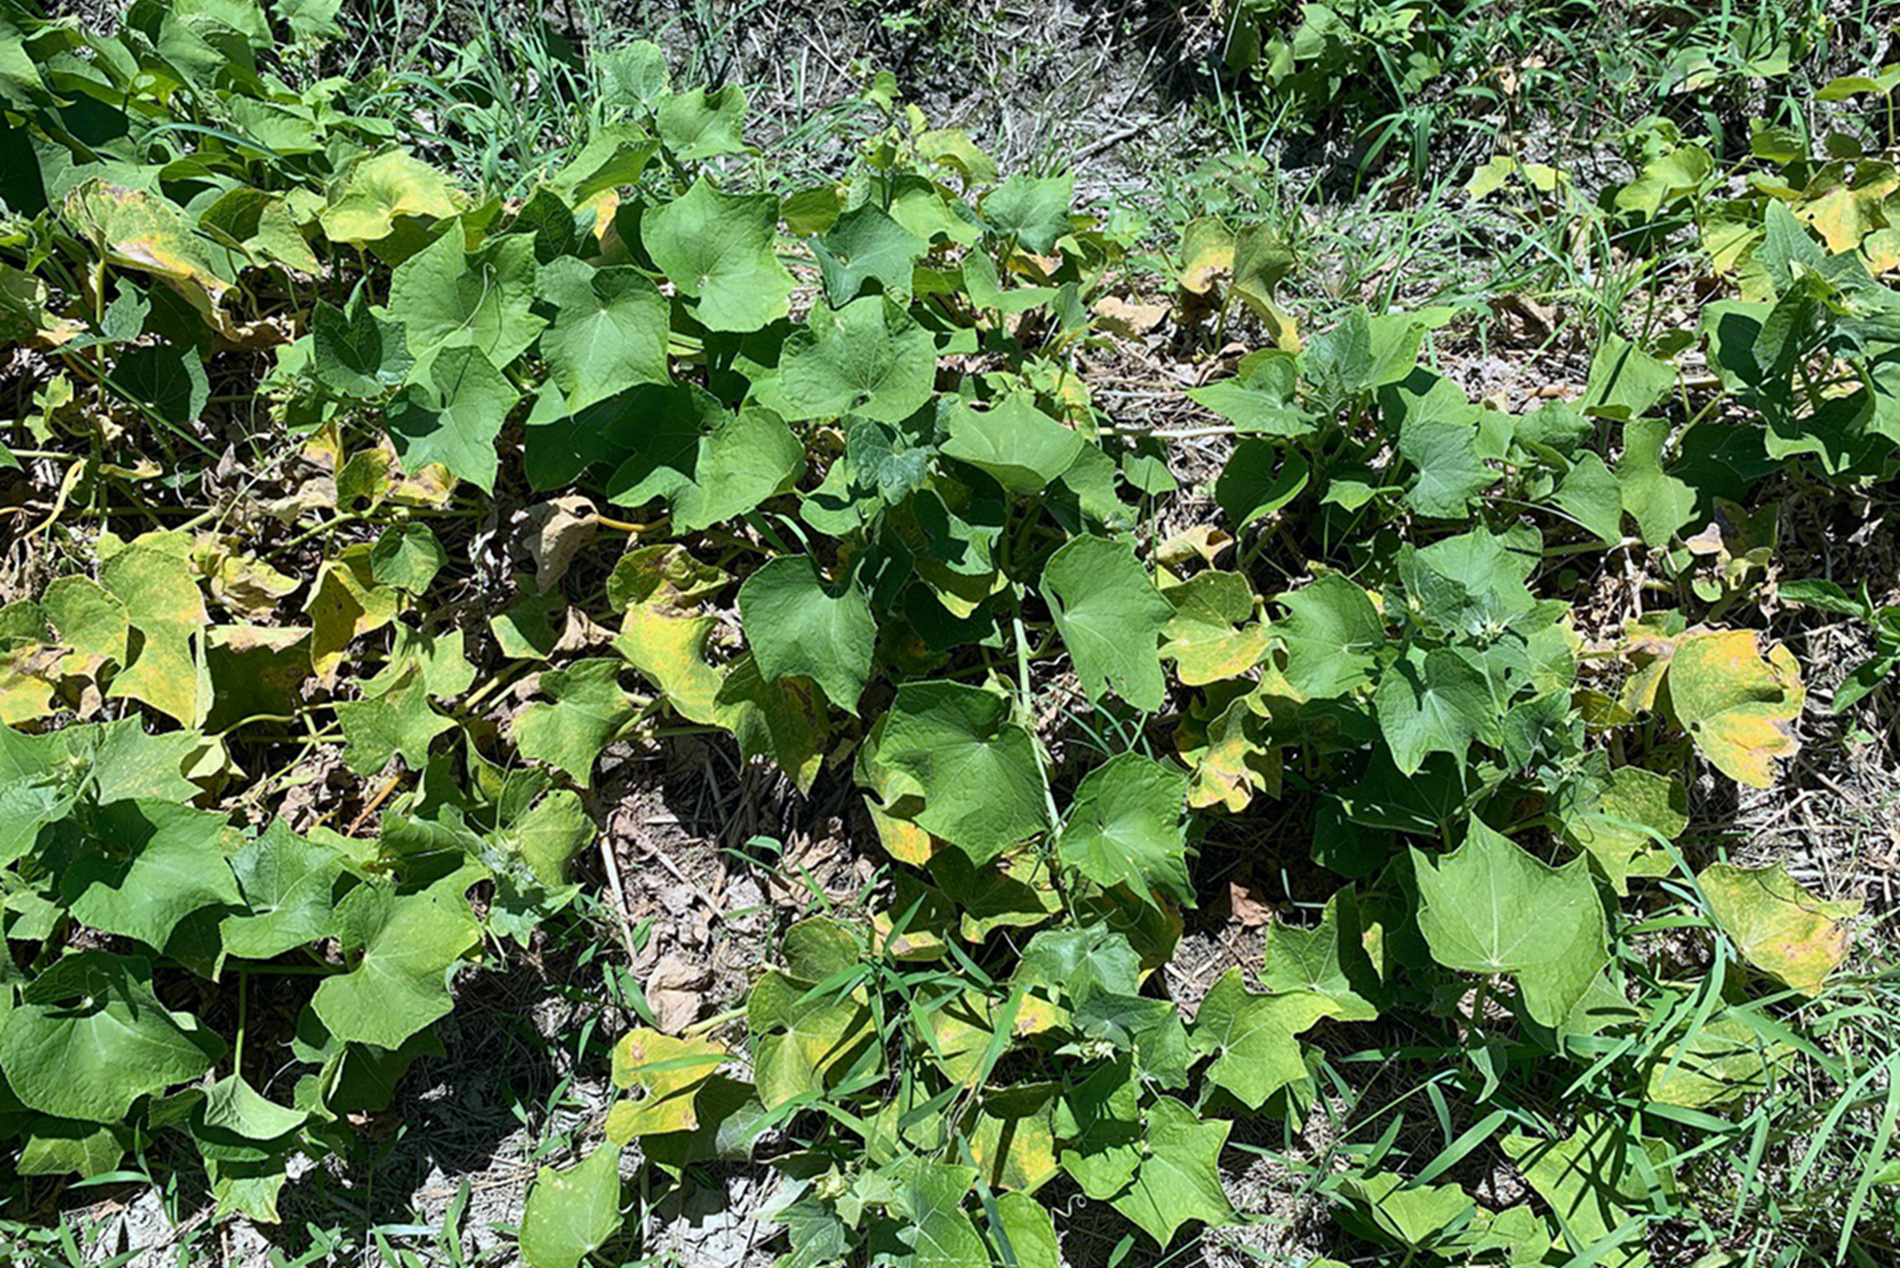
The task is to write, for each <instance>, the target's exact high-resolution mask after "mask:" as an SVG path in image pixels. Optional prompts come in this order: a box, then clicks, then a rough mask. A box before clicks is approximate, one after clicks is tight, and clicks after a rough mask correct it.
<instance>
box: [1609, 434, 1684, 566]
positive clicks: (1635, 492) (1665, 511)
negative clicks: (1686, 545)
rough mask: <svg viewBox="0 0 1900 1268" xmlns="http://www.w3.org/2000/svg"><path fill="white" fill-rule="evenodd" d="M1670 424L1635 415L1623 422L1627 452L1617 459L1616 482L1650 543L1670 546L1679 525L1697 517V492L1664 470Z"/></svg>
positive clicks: (1625, 449) (1638, 525)
mask: <svg viewBox="0 0 1900 1268" xmlns="http://www.w3.org/2000/svg"><path fill="white" fill-rule="evenodd" d="M1668 440H1669V424H1668V423H1666V422H1664V421H1662V420H1660V419H1653V418H1641V419H1632V420H1631V421H1629V422H1628V423H1625V424H1624V425H1623V456H1622V457H1621V458H1618V459H1617V462H1616V482H1617V484H1618V485H1620V486H1621V488H1622V491H1623V509H1624V510H1626V511H1628V512H1629V513H1630V518H1631V519H1634V520H1635V521H1636V531H1637V532H1638V533H1640V534H1642V538H1643V543H1644V544H1645V545H1648V546H1656V547H1661V546H1667V545H1668V544H1669V539H1670V538H1672V537H1674V536H1675V535H1676V532H1677V530H1678V529H1681V528H1682V527H1683V526H1684V525H1686V524H1688V522H1689V521H1690V520H1691V519H1693V518H1694V517H1695V506H1696V492H1695V490H1694V489H1692V488H1690V487H1689V485H1687V484H1685V483H1684V482H1683V481H1681V480H1678V479H1677V478H1676V477H1675V476H1672V475H1669V474H1668V473H1667V472H1665V471H1664V470H1663V462H1662V452H1663V446H1664V445H1665V444H1666V443H1667V442H1668Z"/></svg>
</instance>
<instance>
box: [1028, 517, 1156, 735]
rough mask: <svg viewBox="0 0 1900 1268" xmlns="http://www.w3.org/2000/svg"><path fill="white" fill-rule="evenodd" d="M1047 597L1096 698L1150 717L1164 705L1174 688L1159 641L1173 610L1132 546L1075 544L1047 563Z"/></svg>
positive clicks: (1092, 540) (1097, 541) (1094, 541)
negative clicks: (1112, 698)
mask: <svg viewBox="0 0 1900 1268" xmlns="http://www.w3.org/2000/svg"><path fill="white" fill-rule="evenodd" d="M1042 594H1043V597H1044V598H1045V599H1047V600H1048V601H1049V607H1050V609H1051V611H1052V612H1053V613H1054V615H1055V620H1056V628H1057V629H1058V630H1060V631H1061V632H1062V641H1063V643H1064V644H1065V645H1066V646H1067V647H1068V649H1069V657H1070V659H1071V660H1073V661H1074V662H1075V670H1076V673H1077V674H1078V675H1080V676H1081V679H1082V689H1083V690H1084V691H1086V692H1087V693H1088V695H1089V698H1090V699H1091V700H1095V701H1100V700H1101V699H1102V698H1103V697H1105V696H1106V695H1107V694H1108V693H1109V692H1111V691H1112V692H1114V693H1115V694H1116V695H1118V696H1120V697H1121V698H1122V699H1124V700H1126V701H1127V702H1128V703H1129V704H1132V705H1134V706H1135V707H1136V708H1137V709H1140V710H1142V711H1143V712H1146V713H1153V712H1154V711H1155V710H1157V709H1159V708H1160V707H1161V701H1162V698H1163V696H1164V694H1165V693H1166V690H1167V684H1166V682H1165V681H1164V679H1163V677H1162V674H1161V652H1160V648H1159V645H1158V642H1157V640H1158V639H1159V637H1160V634H1161V630H1162V627H1163V626H1165V625H1166V624H1167V623H1168V619H1169V618H1170V617H1172V616H1173V615H1174V605H1173V604H1171V603H1169V602H1168V601H1167V600H1166V599H1164V598H1162V597H1161V592H1160V591H1159V590H1156V589H1155V584H1154V582H1153V581H1152V580H1151V579H1150V578H1149V576H1148V570H1147V569H1146V568H1144V567H1142V566H1141V563H1140V561H1139V560H1137V559H1136V558H1135V548H1134V545H1133V543H1131V542H1129V541H1126V540H1109V539H1107V538H1102V537H1077V538H1074V539H1072V540H1071V541H1069V542H1068V543H1067V544H1065V545H1064V546H1063V547H1062V549H1060V550H1058V551H1056V553H1055V554H1053V555H1051V556H1049V562H1048V563H1047V564H1045V565H1043V570H1042Z"/></svg>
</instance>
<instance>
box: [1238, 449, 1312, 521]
mask: <svg viewBox="0 0 1900 1268" xmlns="http://www.w3.org/2000/svg"><path fill="white" fill-rule="evenodd" d="M1311 475H1312V468H1311V467H1310V466H1309V465H1308V463H1307V461H1306V459H1305V458H1303V457H1301V456H1300V455H1299V454H1297V453H1293V452H1291V451H1289V450H1287V449H1285V448H1283V447H1282V446H1280V445H1278V444H1276V443H1274V442H1272V441H1267V440H1242V441H1240V442H1239V443H1238V444H1236V445H1235V446H1234V451H1233V452H1232V453H1231V454H1229V455H1228V456H1227V465H1226V466H1224V467H1222V468H1221V472H1220V476H1219V478H1217V479H1216V480H1215V481H1214V502H1215V504H1216V505H1218V506H1219V507H1220V509H1221V513H1222V514H1224V515H1225V516H1227V518H1228V520H1229V521H1230V522H1231V523H1232V524H1233V525H1234V527H1235V528H1236V529H1242V528H1245V527H1246V526H1247V525H1249V524H1251V523H1253V522H1254V521H1255V520H1261V519H1265V518H1266V517H1267V516H1269V515H1272V514H1273V513H1274V512H1275V511H1277V510H1279V509H1281V508H1282V507H1284V506H1285V505H1286V504H1287V503H1289V502H1291V501H1292V500H1293V499H1294V498H1296V497H1298V496H1299V495H1300V493H1301V492H1302V491H1303V490H1305V488H1306V485H1307V481H1308V480H1309V479H1310V478H1311Z"/></svg>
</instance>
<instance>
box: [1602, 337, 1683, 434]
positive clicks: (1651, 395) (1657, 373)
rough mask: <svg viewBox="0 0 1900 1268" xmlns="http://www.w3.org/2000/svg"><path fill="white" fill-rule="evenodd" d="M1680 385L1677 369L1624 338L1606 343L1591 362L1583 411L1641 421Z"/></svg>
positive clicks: (1607, 416) (1608, 339) (1603, 416)
mask: <svg viewBox="0 0 1900 1268" xmlns="http://www.w3.org/2000/svg"><path fill="white" fill-rule="evenodd" d="M1675 385H1676V369H1675V367H1674V366H1672V365H1670V364H1669V363H1668V362H1667V361H1658V360H1657V359H1656V358H1655V357H1652V356H1650V355H1649V354H1648V353H1646V352H1644V351H1643V350H1642V349H1640V348H1638V347H1637V346H1636V345H1635V344H1633V343H1631V342H1630V341H1629V340H1627V339H1625V338H1623V337H1622V336H1620V335H1610V336H1608V337H1607V338H1605V339H1604V341H1603V342H1602V344H1601V345H1599V346H1598V348H1597V350H1596V355H1595V356H1593V357H1591V358H1590V381H1589V384H1588V386H1586V387H1585V389H1584V393H1583V400H1582V402H1581V408H1582V409H1583V412H1584V413H1586V414H1594V415H1596V416H1597V417H1599V418H1622V419H1631V418H1640V417H1642V416H1643V415H1644V414H1647V413H1648V412H1649V411H1650V410H1651V409H1652V408H1653V407H1654V406H1655V405H1656V404H1657V402H1659V401H1661V400H1662V399H1663V397H1665V396H1667V395H1669V391H1670V389H1671V388H1673V387H1675Z"/></svg>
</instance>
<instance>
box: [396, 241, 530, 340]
mask: <svg viewBox="0 0 1900 1268" xmlns="http://www.w3.org/2000/svg"><path fill="white" fill-rule="evenodd" d="M534 279H535V264H534V240H533V239H532V238H531V237H528V236H526V235H522V234H513V235H510V236H508V237H504V238H496V239H495V240H493V241H492V242H490V243H489V244H488V245H487V246H486V247H483V248H482V249H481V250H480V251H479V252H476V253H475V254H473V255H471V254H469V251H468V246H467V240H466V235H464V234H463V233H462V232H461V230H460V228H459V227H451V228H450V229H449V230H448V231H447V232H446V233H444V234H442V235H441V236H440V237H438V238H437V239H436V240H435V241H434V242H432V243H430V244H429V245H428V246H427V247H425V248H423V249H422V250H421V251H418V252H416V254H414V255H412V256H410V257H409V258H408V259H407V260H404V261H403V262H402V263H401V264H399V265H397V266H396V271H395V272H394V273H392V274H391V275H390V279H389V313H390V315H391V316H392V317H394V318H396V319H397V320H398V321H400V322H401V323H402V326H403V330H404V332H405V333H406V334H407V336H408V339H409V350H410V351H411V352H413V353H414V354H415V356H416V358H417V360H418V361H419V362H420V361H424V360H426V359H427V357H428V354H429V353H431V352H435V351H437V350H440V349H447V348H473V349H475V350H476V351H478V352H480V353H481V354H482V356H483V357H484V358H486V359H487V360H488V362H489V363H490V364H491V365H493V366H495V367H496V368H497V369H505V368H506V367H507V366H508V363H509V362H511V361H513V360H514V359H515V358H516V357H518V356H520V355H521V354H522V353H524V352H526V351H527V350H528V346H529V345H530V344H532V343H533V342H534V341H535V337H536V336H537V335H539V334H540V333H541V328H542V327H543V326H544V325H546V324H547V323H545V322H544V321H542V319H541V318H539V317H537V316H535V315H534V311H533V305H534Z"/></svg>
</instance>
